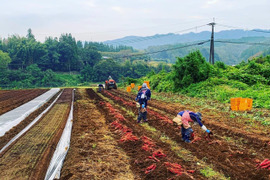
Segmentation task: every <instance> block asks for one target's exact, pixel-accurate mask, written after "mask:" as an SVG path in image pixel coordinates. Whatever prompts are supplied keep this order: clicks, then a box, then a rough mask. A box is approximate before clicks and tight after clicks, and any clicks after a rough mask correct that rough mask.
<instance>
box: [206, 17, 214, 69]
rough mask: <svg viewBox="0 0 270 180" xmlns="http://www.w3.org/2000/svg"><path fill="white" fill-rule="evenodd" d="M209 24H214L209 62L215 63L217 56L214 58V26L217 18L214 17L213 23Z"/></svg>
mask: <svg viewBox="0 0 270 180" xmlns="http://www.w3.org/2000/svg"><path fill="white" fill-rule="evenodd" d="M208 25H209V26H212V35H211V43H210V53H209V63H212V64H214V63H215V58H214V52H215V51H214V26H215V25H216V23H215V19H213V22H212V23H209V24H208Z"/></svg>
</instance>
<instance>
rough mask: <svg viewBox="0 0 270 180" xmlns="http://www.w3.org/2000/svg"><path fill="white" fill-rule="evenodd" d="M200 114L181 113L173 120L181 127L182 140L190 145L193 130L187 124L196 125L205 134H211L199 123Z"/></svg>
mask: <svg viewBox="0 0 270 180" xmlns="http://www.w3.org/2000/svg"><path fill="white" fill-rule="evenodd" d="M201 117H202V114H201V113H200V112H197V113H194V112H192V111H188V110H187V111H181V112H179V113H178V114H177V116H176V117H175V118H174V119H173V121H174V122H175V123H176V124H177V125H179V126H181V134H182V140H183V141H185V142H187V143H190V140H191V138H193V136H194V134H193V130H192V128H191V126H190V125H189V122H194V123H196V124H197V123H198V124H199V125H200V126H201V128H202V129H203V130H204V131H205V132H207V133H208V134H213V133H212V132H210V130H208V129H207V128H206V127H205V126H204V125H203V124H202V122H201V120H202V118H201Z"/></svg>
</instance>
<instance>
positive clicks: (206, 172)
mask: <svg viewBox="0 0 270 180" xmlns="http://www.w3.org/2000/svg"><path fill="white" fill-rule="evenodd" d="M200 173H201V174H202V175H203V176H205V177H207V178H208V179H220V178H219V177H220V175H219V173H218V172H216V171H214V170H213V169H212V168H211V167H205V168H203V169H201V170H200ZM222 179H223V178H222ZM225 179H230V178H225Z"/></svg>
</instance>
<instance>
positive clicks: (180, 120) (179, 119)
mask: <svg viewBox="0 0 270 180" xmlns="http://www.w3.org/2000/svg"><path fill="white" fill-rule="evenodd" d="M173 122H175V123H176V124H177V125H178V126H181V125H182V119H181V117H180V116H176V117H175V118H173Z"/></svg>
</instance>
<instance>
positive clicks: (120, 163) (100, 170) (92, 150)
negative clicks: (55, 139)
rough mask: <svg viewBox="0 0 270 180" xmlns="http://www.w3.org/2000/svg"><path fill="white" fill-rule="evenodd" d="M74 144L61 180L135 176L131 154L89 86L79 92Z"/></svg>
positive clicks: (72, 141)
mask: <svg viewBox="0 0 270 180" xmlns="http://www.w3.org/2000/svg"><path fill="white" fill-rule="evenodd" d="M70 144H71V146H70V149H69V151H68V154H67V157H66V161H65V162H64V166H63V168H62V172H61V179H122V180H126V179H134V175H133V173H132V171H131V169H130V164H129V157H128V156H127V155H126V153H125V152H124V151H123V150H122V149H121V148H119V146H118V143H117V141H116V140H115V139H114V135H113V134H112V133H111V132H110V130H109V127H108V125H106V120H105V116H104V115H103V114H102V112H101V111H99V110H98V108H97V106H96V105H95V101H94V97H89V95H88V94H87V93H86V90H85V89H78V90H77V91H76V94H75V102H74V117H73V127H72V137H71V142H70Z"/></svg>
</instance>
